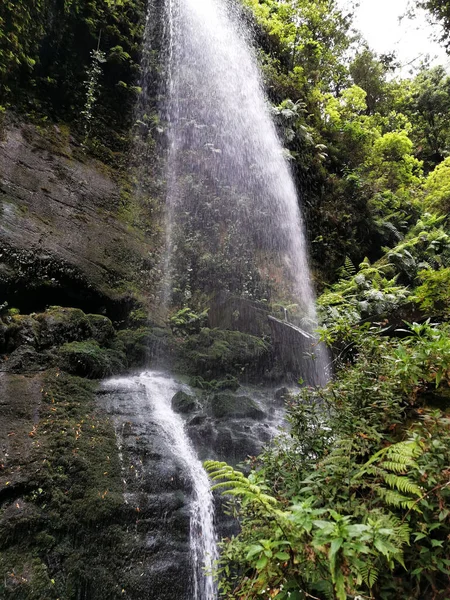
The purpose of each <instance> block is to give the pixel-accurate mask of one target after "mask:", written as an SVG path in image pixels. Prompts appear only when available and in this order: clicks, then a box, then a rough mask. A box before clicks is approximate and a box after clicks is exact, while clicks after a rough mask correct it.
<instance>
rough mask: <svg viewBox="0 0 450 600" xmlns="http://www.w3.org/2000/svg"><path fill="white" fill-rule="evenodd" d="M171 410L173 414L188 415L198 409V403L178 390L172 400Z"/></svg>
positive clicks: (192, 397)
mask: <svg viewBox="0 0 450 600" xmlns="http://www.w3.org/2000/svg"><path fill="white" fill-rule="evenodd" d="M172 408H173V410H174V411H175V412H178V413H182V414H189V413H192V412H194V411H196V410H197V409H198V402H197V400H196V398H195V397H194V396H191V395H190V394H186V392H183V390H179V391H178V392H177V393H176V394H175V395H174V397H173V398H172Z"/></svg>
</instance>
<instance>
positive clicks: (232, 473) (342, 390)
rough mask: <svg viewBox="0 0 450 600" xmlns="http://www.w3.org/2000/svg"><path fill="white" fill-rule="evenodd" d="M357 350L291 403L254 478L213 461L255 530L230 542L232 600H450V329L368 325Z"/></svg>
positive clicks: (226, 574) (223, 570) (227, 584)
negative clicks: (385, 334)
mask: <svg viewBox="0 0 450 600" xmlns="http://www.w3.org/2000/svg"><path fill="white" fill-rule="evenodd" d="M355 344H356V346H357V348H358V350H357V355H356V357H355V359H354V360H355V362H354V364H353V365H352V366H351V365H347V367H345V368H343V369H342V370H341V371H340V372H339V374H338V376H337V379H336V380H335V381H334V382H331V383H330V384H329V385H328V386H327V387H326V388H324V389H304V390H303V391H302V394H301V395H300V396H299V397H298V398H297V400H294V401H293V402H291V405H290V408H289V420H290V424H291V430H290V433H289V434H286V435H284V436H283V437H282V438H281V439H279V440H278V442H277V443H276V444H275V445H273V446H272V447H271V448H269V449H267V450H266V451H265V453H264V454H263V455H262V457H261V459H260V460H259V461H258V462H257V464H256V465H253V468H252V469H251V471H250V474H249V475H248V476H247V477H246V476H244V475H243V474H242V473H240V472H238V471H236V470H234V469H232V468H231V467H229V466H228V465H226V464H225V463H215V462H209V463H207V464H206V466H207V468H208V470H209V471H210V475H211V476H212V478H213V479H215V480H216V481H220V483H218V484H217V486H216V487H217V488H219V489H220V488H223V489H224V493H225V494H227V495H228V497H231V498H234V500H232V501H230V502H231V504H230V507H231V510H232V511H233V512H234V514H236V515H237V516H238V517H239V520H240V525H241V532H240V533H239V534H238V535H237V536H235V537H233V538H231V539H228V540H224V541H223V542H222V546H223V553H222V558H221V562H220V565H219V569H218V570H219V574H220V575H221V580H220V587H221V590H222V593H223V594H224V595H225V596H226V597H227V598H236V599H238V598H242V597H246V598H259V597H261V595H264V596H265V597H270V598H276V599H277V600H284V599H286V600H287V599H288V598H295V599H302V598H309V597H315V598H320V599H325V598H333V599H337V600H346V599H347V598H348V597H357V596H360V597H362V598H380V599H382V600H391V599H394V598H398V597H402V598H405V599H408V600H413V599H414V600H419V599H423V598H436V599H437V598H442V599H443V598H446V597H447V596H446V593H447V592H448V581H449V576H450V559H449V557H448V551H447V545H446V544H447V540H448V536H449V535H450V519H449V515H450V485H449V469H448V465H449V464H450V419H449V418H448V417H447V416H446V415H445V414H442V413H440V412H439V411H431V410H429V409H426V408H425V407H424V406H423V400H422V399H423V397H424V393H425V392H426V391H427V390H428V389H429V388H430V386H432V387H433V388H435V389H438V390H439V389H442V390H443V391H445V390H447V389H448V386H449V383H450V369H449V365H450V339H449V328H448V327H442V328H438V327H436V326H431V325H430V324H424V325H412V326H411V332H410V335H409V336H408V337H406V338H405V339H402V340H388V339H383V338H380V337H379V336H377V335H374V332H370V331H369V332H368V331H367V330H366V329H363V330H362V331H360V332H359V333H357V334H356V339H355ZM418 417H419V418H418Z"/></svg>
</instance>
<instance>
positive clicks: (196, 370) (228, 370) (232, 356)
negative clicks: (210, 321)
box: [180, 327, 269, 377]
mask: <svg viewBox="0 0 450 600" xmlns="http://www.w3.org/2000/svg"><path fill="white" fill-rule="evenodd" d="M268 352H269V346H268V344H267V343H266V342H265V341H264V340H263V339H261V338H258V337H255V336H253V335H249V334H246V333H241V332H240V331H227V330H221V329H208V328H206V327H205V328H203V329H202V330H201V331H200V333H199V334H197V335H192V336H190V337H188V338H186V339H185V340H183V341H182V342H181V346H180V353H181V358H182V363H183V364H182V367H183V368H184V369H186V370H187V372H191V373H193V374H195V375H197V374H198V375H202V376H207V377H209V376H217V375H221V374H230V375H242V374H243V373H251V372H255V371H257V370H258V369H259V367H260V365H261V363H262V361H263V360H264V359H265V358H267V356H268Z"/></svg>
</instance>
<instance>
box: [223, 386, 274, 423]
mask: <svg viewBox="0 0 450 600" xmlns="http://www.w3.org/2000/svg"><path fill="white" fill-rule="evenodd" d="M211 412H212V415H213V417H215V418H216V419H227V418H228V419H245V418H249V419H255V420H258V421H259V420H262V419H264V417H265V416H266V414H265V412H264V411H263V410H261V408H260V407H259V406H258V404H257V403H256V402H255V401H254V400H252V399H251V398H248V397H247V396H235V395H234V394H228V393H225V392H222V393H219V394H214V396H213V397H212V398H211Z"/></svg>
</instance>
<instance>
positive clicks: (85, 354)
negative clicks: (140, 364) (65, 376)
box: [58, 340, 127, 379]
mask: <svg viewBox="0 0 450 600" xmlns="http://www.w3.org/2000/svg"><path fill="white" fill-rule="evenodd" d="M58 355H59V364H60V366H61V368H62V369H64V370H65V371H67V372H68V373H71V374H72V375H78V376H81V377H88V378H92V379H95V378H102V377H108V376H110V375H114V374H115V373H120V371H123V370H124V369H125V367H126V365H127V359H126V356H125V354H123V353H122V352H120V351H118V350H113V349H109V348H102V347H101V346H100V344H99V343H98V342H96V341H95V340H88V341H85V342H71V343H70V344H64V345H63V346H61V348H60V349H59V352H58Z"/></svg>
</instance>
